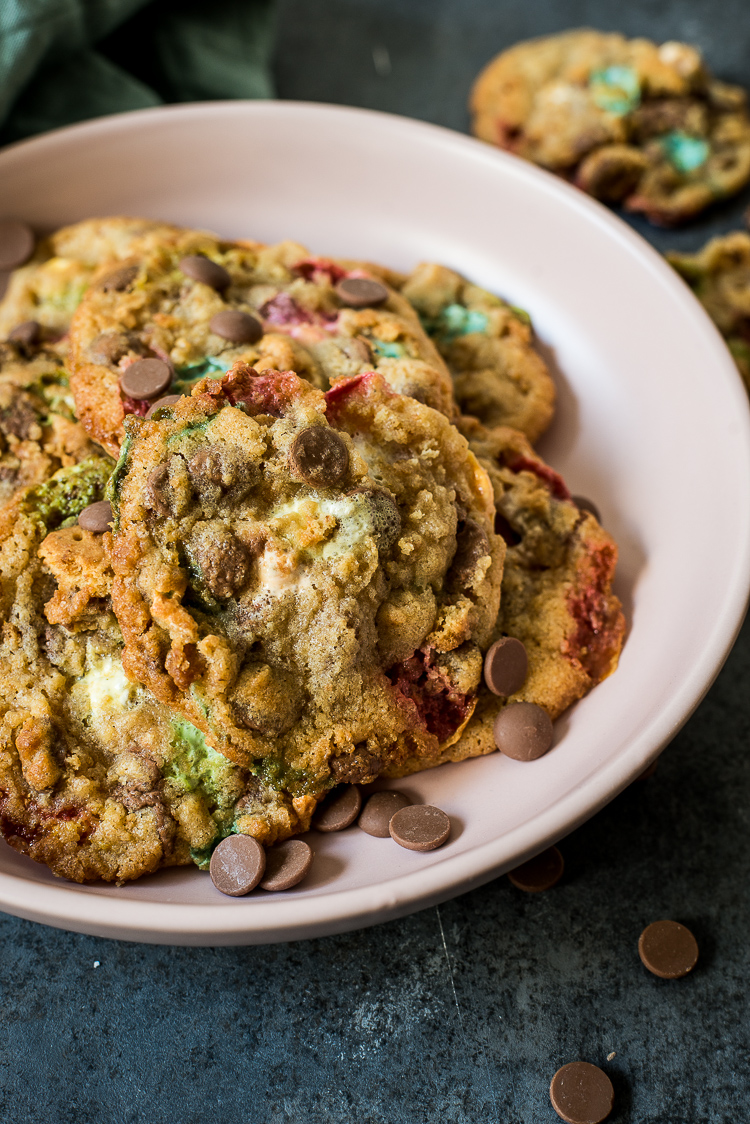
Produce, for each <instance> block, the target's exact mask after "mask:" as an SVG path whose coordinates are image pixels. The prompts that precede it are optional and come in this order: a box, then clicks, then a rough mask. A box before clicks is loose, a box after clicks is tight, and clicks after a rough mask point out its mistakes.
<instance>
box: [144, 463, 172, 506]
mask: <svg viewBox="0 0 750 1124" xmlns="http://www.w3.org/2000/svg"><path fill="white" fill-rule="evenodd" d="M145 493H146V494H145V503H146V507H148V508H150V509H151V511H155V512H156V514H157V515H169V514H170V513H171V511H172V503H171V496H170V494H169V466H168V465H166V464H157V466H156V468H152V469H151V471H150V472H149V474H148V477H147V478H146V488H145Z"/></svg>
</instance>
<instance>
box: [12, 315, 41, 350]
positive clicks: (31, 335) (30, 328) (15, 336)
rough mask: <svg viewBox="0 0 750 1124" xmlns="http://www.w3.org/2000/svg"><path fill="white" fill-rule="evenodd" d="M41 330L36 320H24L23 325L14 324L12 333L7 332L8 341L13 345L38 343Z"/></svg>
mask: <svg viewBox="0 0 750 1124" xmlns="http://www.w3.org/2000/svg"><path fill="white" fill-rule="evenodd" d="M41 332H42V328H41V325H40V324H38V323H37V321H36V320H24V322H23V324H16V326H15V328H13V330H12V331H10V332H8V339H9V340H12V341H13V343H25V344H29V345H32V344H35V343H39V338H40V336H41Z"/></svg>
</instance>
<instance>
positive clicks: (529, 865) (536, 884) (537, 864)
mask: <svg viewBox="0 0 750 1124" xmlns="http://www.w3.org/2000/svg"><path fill="white" fill-rule="evenodd" d="M564 869H565V861H564V859H563V857H562V855H561V854H560V852H559V851H558V849H557V847H548V848H547V850H546V851H542V852H541V854H539V855H535V856H534V858H533V859H529V861H528V862H525V863H521V865H520V866H517V867H516V868H515V870H509V871H508V878H509V879H510V881H511V882H512V883H513V885H514V886H515V887H516V889H518V890H525V891H526V893H527V894H539V893H541V892H542V890H551V889H552V887H553V886H555V885H556V884H557V883H558V882H559V881H560V879H561V878H562V875H563V870H564Z"/></svg>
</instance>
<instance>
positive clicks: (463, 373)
mask: <svg viewBox="0 0 750 1124" xmlns="http://www.w3.org/2000/svg"><path fill="white" fill-rule="evenodd" d="M399 288H400V291H401V293H402V294H403V296H405V297H406V298H407V300H408V301H409V302H410V303H411V304H412V305H413V306H414V308H415V309H416V310H417V312H418V313H419V315H420V318H421V320H422V324H423V325H424V327H425V329H426V331H427V332H428V334H429V336H430V337H431V338H432V339H433V340H434V341H435V344H436V345H437V348H438V350H439V352H440V354H441V355H442V357H443V359H444V360H445V362H446V363H447V365H448V369H449V371H450V373H451V375H452V377H453V392H454V395H455V398H456V402H457V403H458V405H459V408H460V410H461V412H462V413H464V414H469V415H471V416H472V417H475V418H478V419H479V421H481V422H482V423H483V424H484V425H487V426H490V427H493V426H497V425H505V426H511V427H512V428H513V429H520V431H521V432H522V433H524V434H525V435H526V436H527V437H528V439H529V441H532V442H534V441H536V440H537V438H539V437H541V435H542V433H543V432H544V431H545V429H546V428H547V426H548V425H549V423H550V422H551V420H552V415H553V413H554V409H555V386H554V383H553V382H552V378H551V376H550V373H549V371H548V369H547V364H546V363H545V362H544V360H543V359H542V357H541V355H539V354H538V352H537V351H535V349H534V346H533V332H532V328H531V321H530V318H529V315H528V313H526V312H524V311H523V309H519V308H514V307H513V306H512V305H509V304H507V303H506V302H505V301H503V300H500V298H499V297H496V296H494V295H493V294H492V293H489V292H487V290H486V289H480V288H479V287H478V286H477V285H473V284H472V283H471V282H470V281H467V280H466V278H464V277H462V276H461V275H460V274H458V273H455V272H454V271H453V270H451V269H448V268H446V266H444V265H437V264H435V263H433V262H424V263H423V264H421V265H419V266H417V268H416V269H415V270H414V271H413V273H411V274H410V275H409V277H407V278H406V279H405V280H404V281H403V283H402V284H401V285H400V286H399Z"/></svg>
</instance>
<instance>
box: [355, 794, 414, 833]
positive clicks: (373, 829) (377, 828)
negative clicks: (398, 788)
mask: <svg viewBox="0 0 750 1124" xmlns="http://www.w3.org/2000/svg"><path fill="white" fill-rule="evenodd" d="M410 804H411V800H410V799H409V797H408V796H405V795H404V793H403V792H392V791H388V792H373V794H372V796H371V797H370V799H369V800H368V801H367V803H366V804H365V806H364V808H363V809H362V812H361V813H360V817H359V819H358V820H357V826H358V827H361V828H362V830H363V831H366V832H367V834H368V835H374V836H375V838H376V839H388V838H389V837H390V834H391V833H390V831H389V830H388V825H389V823H390V822H391V820H392V819H393V817H394V816H395V814H396V812H400V811H401V809H402V808H408V807H409V805H410Z"/></svg>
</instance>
